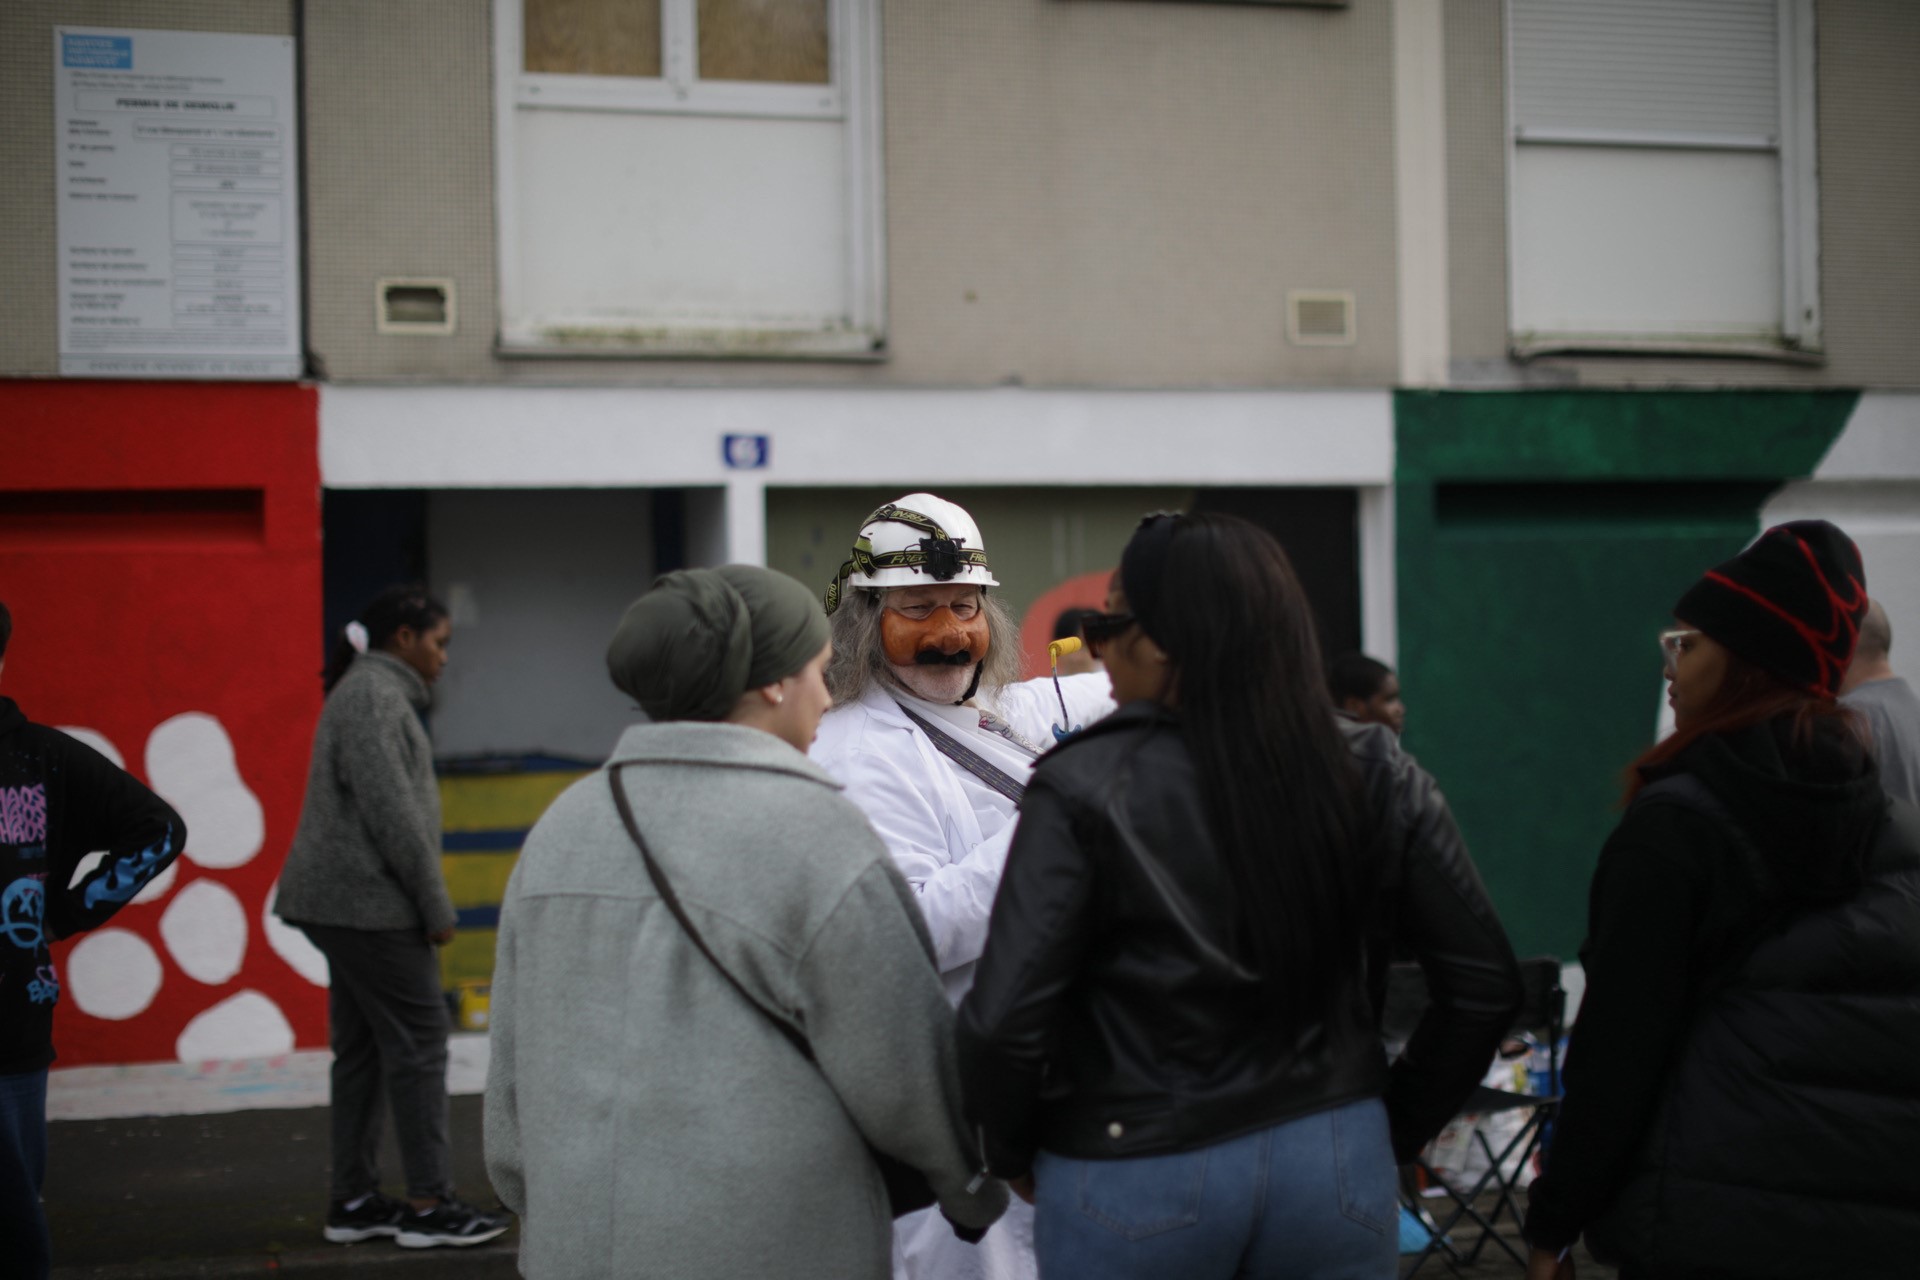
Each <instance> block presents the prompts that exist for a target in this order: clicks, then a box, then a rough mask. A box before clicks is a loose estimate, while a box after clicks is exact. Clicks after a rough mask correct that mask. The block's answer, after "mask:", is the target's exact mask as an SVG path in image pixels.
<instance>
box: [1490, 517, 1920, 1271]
mask: <svg viewBox="0 0 1920 1280" xmlns="http://www.w3.org/2000/svg"><path fill="white" fill-rule="evenodd" d="M1866 611H1867V591H1866V581H1865V573H1864V571H1863V570H1862V568H1861V563H1860V553H1859V551H1858V549H1857V548H1855V546H1854V544H1853V542H1852V541H1851V540H1850V539H1848V537H1847V536H1846V535H1845V534H1844V533H1842V532H1841V531H1840V530H1839V529H1837V528H1835V527H1834V526H1833V525H1831V524H1829V523H1827V522H1826V521H1824V520H1803V521H1793V522H1791V523H1788V524H1783V525H1779V526H1777V527H1775V528H1772V529H1769V530H1767V531H1766V532H1765V533H1763V534H1762V535H1761V536H1760V537H1759V538H1758V539H1757V540H1755V541H1754V543H1753V544H1752V545H1751V546H1749V547H1748V548H1747V549H1746V550H1744V551H1742V552H1741V553H1740V554H1739V555H1737V556H1735V557H1733V558H1732V559H1731V560H1728V561H1726V562H1725V563H1722V564H1720V565H1718V566H1716V567H1714V568H1713V569H1710V570H1708V571H1707V573H1706V574H1705V575H1703V576H1702V577H1701V579H1700V580H1699V581H1698V582H1696V583H1695V584H1694V585H1693V586H1692V587H1691V588H1690V589H1689V590H1688V591H1687V592H1686V594H1684V595H1683V596H1681V598H1680V601H1679V603H1678V604H1676V605H1675V606H1674V614H1675V616H1676V620H1677V625H1676V626H1675V627H1674V628H1673V629H1671V630H1669V631H1666V632H1663V633H1662V634H1661V637H1660V648H1661V653H1662V657H1663V659H1664V661H1665V667H1666V676H1667V683H1668V690H1669V695H1668V696H1669V701H1670V702H1671V704H1672V707H1673V715H1674V732H1673V733H1672V734H1671V735H1670V736H1668V737H1667V738H1665V739H1664V740H1662V741H1661V742H1659V743H1657V744H1656V745H1655V746H1653V747H1652V748H1650V749H1649V750H1648V751H1646V752H1645V753H1644V754H1643V755H1641V756H1640V758H1639V759H1638V760H1636V761H1635V762H1634V764H1633V766H1632V768H1631V769H1630V770H1629V771H1628V781H1627V795H1626V812H1625V813H1624V814H1623V815H1622V817H1621V819H1620V824H1619V826H1618V827H1616V828H1615V830H1614V832H1613V834H1612V835H1611V836H1610V837H1608V839H1607V843H1606V846H1605V847H1604V848H1603V849H1602V850H1601V852H1600V862H1599V866H1598V868H1597V869H1596V870H1595V872H1594V876H1593V885H1592V889H1591V893H1590V896H1589V905H1588V931H1587V941H1586V944H1585V945H1584V946H1583V947H1582V948H1581V952H1580V957H1581V961H1582V963H1583V964H1584V966H1585V968H1586V982H1587V985H1586V994H1585V996H1584V997H1583V999H1582V1001H1581V1006H1580V1019H1579V1023H1578V1025H1577V1026H1576V1027H1575V1029H1574V1032H1573V1040H1572V1044H1571V1046H1570V1049H1569V1053H1568V1058H1567V1067H1566V1076H1565V1080H1566V1099H1565V1102H1564V1103H1563V1104H1562V1107H1561V1111H1560V1115H1559V1117H1558V1118H1557V1120H1556V1121H1555V1132H1554V1138H1553V1144H1552V1146H1551V1148H1550V1149H1549V1151H1548V1153H1547V1160H1546V1167H1545V1170H1544V1172H1543V1173H1542V1174H1541V1176H1540V1177H1539V1179H1538V1180H1536V1181H1535V1182H1534V1183H1533V1186H1532V1188H1531V1190H1530V1194H1529V1199H1530V1206H1529V1211H1528V1214H1527V1223H1526V1236H1527V1239H1528V1241H1529V1242H1530V1243H1531V1244H1532V1246H1533V1252H1532V1256H1531V1260H1530V1264H1529V1269H1528V1275H1529V1276H1530V1277H1533V1280H1567V1278H1568V1277H1570V1276H1571V1274H1572V1270H1573V1268H1572V1264H1571V1263H1570V1262H1569V1261H1568V1260H1567V1257H1568V1249H1569V1248H1570V1246H1571V1245H1572V1244H1573V1242H1574V1240H1575V1239H1577V1238H1578V1237H1579V1236H1581V1235H1582V1233H1584V1234H1585V1237H1586V1241H1587V1246H1588V1248H1589V1249H1590V1250H1591V1252H1592V1253H1593V1255H1594V1256H1595V1257H1596V1258H1598V1259H1600V1260H1601V1261H1603V1262H1607V1263H1610V1264H1613V1265H1616V1266H1618V1267H1619V1268H1620V1272H1619V1274H1620V1275H1621V1277H1622V1278H1623V1280H1646V1278H1647V1277H1659V1278H1665V1277H1709V1276H1741V1277H1756V1278H1760V1277H1782V1278H1784V1277H1804V1276H1816V1275H1817V1276H1848V1277H1851V1278H1859V1277H1873V1276H1889V1277H1890V1276H1896V1275H1907V1274H1910V1273H1911V1271H1912V1261H1911V1257H1910V1254H1911V1252H1912V1248H1913V1243H1914V1241H1915V1240H1920V1163H1916V1162H1915V1160H1914V1159H1913V1153H1914V1151H1916V1150H1920V1068H1916V1065H1915V1048H1916V1046H1920V813H1917V812H1916V811H1915V810H1914V809H1913V808H1911V807H1910V806H1908V805H1907V804H1905V802H1900V801H1895V802H1890V801H1889V799H1888V797H1887V795H1886V793H1885V790H1884V789H1883V787H1882V786H1881V783H1880V779H1879V776H1878V771H1877V769H1876V768H1875V765H1874V762H1873V759H1872V757H1871V755H1870V753H1869V752H1868V750H1867V747H1866V744H1865V742H1864V741H1863V738H1862V735H1861V732H1860V726H1859V724H1858V722H1857V721H1856V719H1855V717H1854V714H1853V713H1852V712H1850V711H1848V710H1847V709H1845V708H1844V707H1842V706H1840V705H1839V704H1837V703H1836V701H1835V695H1836V693H1838V692H1839V690H1840V688H1841V682H1842V678H1843V677H1844V675H1845V674H1846V672H1847V670H1848V668H1849V665H1850V663H1851V661H1852V660H1853V657H1854V651H1855V648H1856V637H1857V635H1858V631H1859V628H1860V626H1861V623H1862V621H1863V619H1864V617H1865V614H1866Z"/></svg>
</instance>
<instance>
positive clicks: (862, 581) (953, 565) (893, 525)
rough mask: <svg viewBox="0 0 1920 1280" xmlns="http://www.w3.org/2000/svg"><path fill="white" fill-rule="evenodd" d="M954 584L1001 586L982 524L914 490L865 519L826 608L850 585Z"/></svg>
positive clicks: (959, 509) (959, 508) (835, 604)
mask: <svg viewBox="0 0 1920 1280" xmlns="http://www.w3.org/2000/svg"><path fill="white" fill-rule="evenodd" d="M951 582H959V583H970V584H972V585H974V586H979V587H997V586H999V585H1000V583H999V580H998V579H996V578H995V577H994V576H993V571H992V570H991V569H990V568H988V567H987V549H986V547H985V546H984V545H983V544H982V543H981V541H980V526H979V525H977V524H975V523H974V522H973V517H972V516H970V515H968V514H967V511H966V508H965V507H962V506H960V505H959V504H958V503H954V502H948V501H947V500H946V499H945V498H936V497H934V496H933V495H932V494H930V493H910V494H908V495H907V496H906V497H904V498H901V499H900V500H898V501H897V502H889V503H887V504H886V505H885V506H883V507H881V508H880V509H879V510H878V511H876V512H874V513H873V514H872V515H870V516H868V517H867V518H866V519H865V520H863V521H861V523H860V535H859V536H858V537H857V538H855V539H854V540H853V554H852V555H851V556H850V557H848V559H847V562H846V563H845V564H843V565H841V566H840V572H839V573H837V574H835V575H834V579H833V581H832V582H831V583H829V584H827V596H826V606H827V612H828V613H832V612H833V611H834V610H835V609H838V608H839V607H840V602H841V601H842V600H844V599H845V598H846V591H847V588H849V587H864V588H866V589H867V590H869V591H884V590H886V589H888V588H890V587H912V586H921V585H925V584H928V583H935V584H944V583H951Z"/></svg>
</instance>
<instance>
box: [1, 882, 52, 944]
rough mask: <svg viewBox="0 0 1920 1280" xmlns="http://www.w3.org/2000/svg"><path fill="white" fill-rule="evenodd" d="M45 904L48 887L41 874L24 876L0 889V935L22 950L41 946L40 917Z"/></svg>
mask: <svg viewBox="0 0 1920 1280" xmlns="http://www.w3.org/2000/svg"><path fill="white" fill-rule="evenodd" d="M45 907H46V891H45V890H44V889H42V888H41V886H40V877H39V876H22V877H21V878H20V879H18V880H15V881H14V882H13V883H12V884H10V885H8V886H7V887H6V889H5V890H0V938H5V939H6V940H7V941H8V942H11V943H12V944H13V945H14V946H16V947H18V948H20V949H21V950H22V951H33V950H35V949H37V948H38V947H39V946H40V920H41V916H42V912H43V911H44V909H45Z"/></svg>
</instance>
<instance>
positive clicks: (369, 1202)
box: [325, 1191, 411, 1244]
mask: <svg viewBox="0 0 1920 1280" xmlns="http://www.w3.org/2000/svg"><path fill="white" fill-rule="evenodd" d="M410 1212H411V1208H410V1206H409V1205H408V1204H407V1202H406V1201H404V1200H393V1199H390V1198H388V1197H386V1196H383V1195H381V1194H380V1193H379V1192H378V1191H370V1192H368V1193H367V1194H366V1195H364V1196H361V1197H360V1198H359V1199H357V1200H335V1201H334V1202H333V1203H332V1204H330V1205H328V1206H327V1228H326V1232H325V1234H326V1237H327V1239H329V1240H331V1241H333V1242H334V1243H335V1244H353V1243H355V1242H356V1241H359V1240H371V1239H373V1238H374V1237H375V1236H397V1235H399V1234H400V1220H401V1219H402V1218H403V1217H406V1216H407V1215H408V1214H409V1213H410Z"/></svg>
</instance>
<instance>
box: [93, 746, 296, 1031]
mask: <svg viewBox="0 0 1920 1280" xmlns="http://www.w3.org/2000/svg"><path fill="white" fill-rule="evenodd" d="M60 727H61V729H62V731H63V732H66V733H69V734H72V735H73V736H74V737H76V738H79V739H80V740H81V741H83V742H85V743H87V744H88V745H89V746H91V747H93V748H94V749H95V750H97V751H99V752H101V754H103V755H105V756H106V757H107V758H108V759H109V760H112V761H113V762H114V763H115V764H118V765H121V766H122V767H123V768H124V767H125V759H124V757H123V756H122V754H121V752H120V751H119V749H118V748H117V747H116V746H115V744H114V743H113V742H112V740H110V739H108V738H107V737H106V736H104V735H103V734H100V733H97V732H95V731H94V730H92V729H88V728H85V727H81V726H70V725H62V726H60ZM145 762H146V776H147V782H148V785H149V786H151V787H152V788H153V789H154V790H155V791H156V792H158V793H159V794H160V796H161V797H162V798H163V799H165V800H166V801H167V803H169V804H171V805H172V806H173V807H174V808H175V809H176V810H178V811H179V814H180V817H181V819H182V820H183V821H184V822H185V823H186V824H187V831H188V833H189V840H188V844H187V848H186V849H185V850H183V851H182V853H181V861H184V862H186V863H188V864H189V865H190V866H191V867H193V868H195V869H197V870H199V871H202V872H205V873H207V874H205V875H203V876H201V877H199V878H196V879H194V880H192V881H190V882H189V883H187V884H186V885H185V886H184V887H178V881H179V878H180V877H179V867H180V863H179V862H175V863H174V864H173V865H171V866H169V867H168V868H167V869H166V871H164V872H162V873H161V874H160V875H159V876H158V877H156V878H155V879H154V880H153V881H152V882H151V883H149V884H148V885H147V886H146V887H145V888H143V889H142V890H141V891H140V892H139V893H138V894H136V895H135V896H134V899H133V903H131V904H129V905H133V904H147V905H152V906H155V907H158V908H159V913H158V915H157V917H156V916H154V915H153V914H152V913H123V914H122V915H121V916H117V917H115V919H114V921H113V923H112V924H110V925H108V926H107V927H105V928H102V929H97V930H95V931H94V932H92V933H89V934H84V935H82V936H81V937H80V938H78V939H77V940H75V942H74V944H73V947H72V949H71V950H70V951H69V952H68V953H67V962H66V970H67V973H66V993H67V996H68V997H69V998H70V999H71V1000H72V1001H73V1005H74V1007H75V1008H77V1009H78V1010H79V1011H80V1012H81V1013H84V1014H86V1015H87V1016H89V1017H92V1018H97V1019H101V1020H103V1021H108V1022H124V1021H126V1020H128V1019H130V1018H135V1017H138V1016H139V1015H140V1014H142V1013H145V1012H146V1011H147V1010H148V1009H149V1008H150V1007H151V1006H152V1005H153V1002H154V1000H155V999H156V998H157V997H158V996H159V994H160V991H161V989H162V988H163V987H164V986H165V984H166V981H167V976H166V973H167V971H166V966H164V965H163V964H162V963H161V955H162V954H164V955H165V956H166V957H167V958H168V959H170V960H172V961H173V967H174V968H176V969H178V970H179V971H180V973H182V974H184V975H185V977H186V978H187V979H189V980H190V981H192V982H196V983H199V984H201V985H203V986H208V987H223V986H226V985H228V984H230V983H232V982H233V981H234V980H235V979H236V978H237V977H238V976H239V974H240V971H241V969H242V968H243V967H244V965H245V962H246V956H247V948H248V943H249V942H250V941H251V933H252V928H251V926H250V925H249V921H248V914H249V913H248V911H247V908H246V905H245V904H244V903H243V902H242V901H241V899H240V895H239V894H237V893H235V892H234V891H233V890H232V889H230V888H228V887H227V885H226V884H225V883H224V882H223V881H222V879H221V878H220V877H219V876H218V875H217V873H219V872H226V871H233V870H236V869H238V868H240V867H244V866H246V865H247V864H248V863H250V862H252V861H253V860H254V859H255V858H256V857H258V856H259V855H260V852H261V849H262V846H263V843H264V841H265V836H266V822H265V812H264V810H263V809H262V808H261V805H260V800H259V798H258V797H257V796H255V795H254V793H253V791H252V789H251V788H249V787H248V786H247V784H246V780H245V779H244V778H243V777H242V776H241V773H240V768H239V764H238V761H237V760H236V759H235V758H234V752H233V742H232V740H231V739H230V738H228V736H227V731H226V729H225V728H223V727H222V726H221V724H220V721H219V719H218V718H216V717H214V716H210V715H207V714H205V713H204V712H198V711H189V712H184V713H182V714H180V715H177V716H174V717H172V718H171V719H169V720H166V721H163V722H162V723H161V724H159V725H157V726H155V728H154V730H153V732H152V734H150V735H149V736H148V738H147V743H146V751H145ZM105 856H106V855H105V853H104V852H101V853H94V854H89V855H88V856H87V858H85V859H84V860H82V862H81V864H80V865H79V866H78V867H76V868H75V870H74V875H73V881H74V882H75V883H77V882H78V881H79V880H80V879H82V878H83V877H84V876H86V874H87V873H88V872H89V871H91V870H92V869H93V867H94V866H95V865H97V864H98V863H99V861H100V860H101V859H102V858H104V857H105ZM272 900H273V891H272V890H271V889H269V890H268V893H267V899H266V902H265V903H264V904H262V910H261V912H260V915H259V927H260V930H261V934H262V937H263V938H264V940H265V941H266V943H267V945H268V947H269V948H270V949H271V950H272V951H273V953H274V954H275V955H277V956H278V957H279V958H280V959H281V960H282V961H283V962H285V964H286V965H287V966H288V967H289V968H291V969H292V970H293V971H294V972H295V973H297V974H299V975H300V976H301V977H302V978H304V979H305V980H306V981H307V982H309V983H312V984H313V985H315V986H318V987H325V986H326V985H327V962H326V958H325V957H324V956H322V955H321V954H320V952H319V950H318V949H317V948H315V947H314V945H313V944H312V943H311V942H309V941H307V937H306V935H305V934H303V933H301V932H300V931H299V930H297V929H294V928H291V927H289V926H288V925H286V924H285V923H283V922H282V921H281V920H280V919H279V918H278V917H277V916H275V915H273V914H272V910H271V908H272ZM143 925H145V926H148V927H145V928H143V927H142V926H143ZM155 935H157V937H156V936H155ZM156 943H157V945H156ZM176 981H177V979H176ZM189 1000H190V1001H191V1000H192V997H191V996H189ZM294 1040H295V1037H294V1030H293V1025H292V1023H290V1022H289V1021H288V1020H287V1016H286V1014H285V1013H284V1012H283V1011H282V1010H281V1008H280V1004H279V1002H278V1001H277V1000H275V999H274V997H273V996H271V995H267V994H265V993H263V992H260V991H255V990H252V989H242V990H240V991H237V992H235V993H234V994H233V995H229V996H226V997H224V998H222V999H220V1000H218V1001H217V1002H216V1003H214V1004H211V1005H209V1006H207V1007H206V1008H204V1009H202V1010H201V1011H200V1012H198V1013H196V1014H194V1015H193V1017H192V1019H191V1020H190V1021H189V1022H188V1023H187V1025H186V1026H185V1028H183V1029H182V1030H181V1032H180V1034H179V1036H178V1037H176V1039H175V1043H174V1048H175V1052H176V1055H177V1056H178V1057H179V1059H180V1060H181V1061H183V1062H194V1061H199V1060H202V1059H207V1058H263V1057H270V1056H272V1055H274V1054H279V1053H286V1052H288V1051H290V1050H291V1049H292V1048H293V1047H294Z"/></svg>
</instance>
